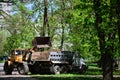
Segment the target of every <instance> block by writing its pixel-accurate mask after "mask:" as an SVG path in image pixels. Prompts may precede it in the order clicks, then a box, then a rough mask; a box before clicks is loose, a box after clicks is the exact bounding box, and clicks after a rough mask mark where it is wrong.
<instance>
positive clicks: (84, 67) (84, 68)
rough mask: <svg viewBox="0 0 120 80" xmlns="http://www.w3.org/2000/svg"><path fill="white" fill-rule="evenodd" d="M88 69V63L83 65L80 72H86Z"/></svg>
mask: <svg viewBox="0 0 120 80" xmlns="http://www.w3.org/2000/svg"><path fill="white" fill-rule="evenodd" d="M86 69H87V67H86V65H82V67H81V69H80V71H79V73H85V72H86Z"/></svg>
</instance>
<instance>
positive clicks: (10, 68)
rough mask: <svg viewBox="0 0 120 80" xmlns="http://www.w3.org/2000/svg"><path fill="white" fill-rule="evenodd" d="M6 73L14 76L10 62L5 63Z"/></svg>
mask: <svg viewBox="0 0 120 80" xmlns="http://www.w3.org/2000/svg"><path fill="white" fill-rule="evenodd" d="M4 71H5V74H6V75H10V74H12V71H13V67H12V66H11V65H8V62H5V64H4Z"/></svg>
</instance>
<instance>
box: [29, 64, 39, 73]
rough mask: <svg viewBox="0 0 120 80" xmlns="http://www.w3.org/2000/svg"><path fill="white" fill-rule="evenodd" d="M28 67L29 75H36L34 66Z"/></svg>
mask: <svg viewBox="0 0 120 80" xmlns="http://www.w3.org/2000/svg"><path fill="white" fill-rule="evenodd" d="M28 67H29V71H30V72H31V74H37V72H36V70H35V69H34V68H35V66H34V65H28Z"/></svg>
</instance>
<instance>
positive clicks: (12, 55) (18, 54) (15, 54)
mask: <svg viewBox="0 0 120 80" xmlns="http://www.w3.org/2000/svg"><path fill="white" fill-rule="evenodd" d="M24 54H25V50H22V49H14V50H11V51H10V52H9V57H8V59H9V60H10V61H12V62H22V61H23V55H24Z"/></svg>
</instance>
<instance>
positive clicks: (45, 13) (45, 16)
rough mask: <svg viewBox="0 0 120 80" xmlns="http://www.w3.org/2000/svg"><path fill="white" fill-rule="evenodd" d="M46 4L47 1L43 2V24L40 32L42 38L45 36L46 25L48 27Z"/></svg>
mask: <svg viewBox="0 0 120 80" xmlns="http://www.w3.org/2000/svg"><path fill="white" fill-rule="evenodd" d="M47 4H48V1H47V0H44V22H43V32H42V36H45V34H46V27H47V25H48V17H47Z"/></svg>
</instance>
